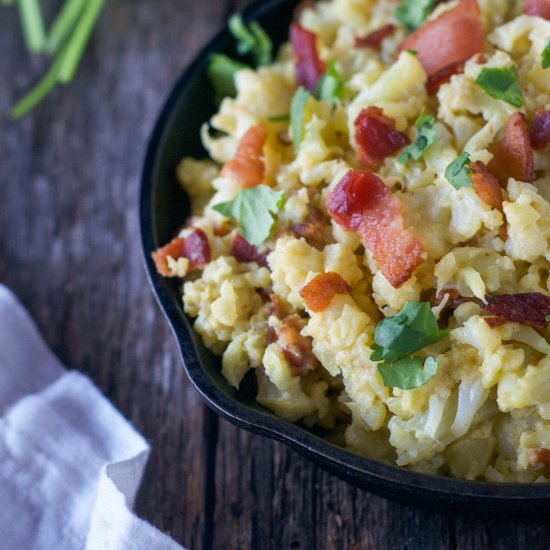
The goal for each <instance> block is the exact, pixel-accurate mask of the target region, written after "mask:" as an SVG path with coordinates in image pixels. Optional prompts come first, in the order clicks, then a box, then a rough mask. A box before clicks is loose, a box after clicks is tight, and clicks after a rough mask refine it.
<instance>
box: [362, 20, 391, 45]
mask: <svg viewBox="0 0 550 550" xmlns="http://www.w3.org/2000/svg"><path fill="white" fill-rule="evenodd" d="M394 32H395V25H393V24H392V23H389V24H388V25H384V26H383V27H382V28H380V29H378V30H376V31H374V32H371V33H370V34H367V36H358V37H357V38H356V39H355V47H356V48H376V47H377V46H380V44H381V42H382V41H383V40H385V39H386V38H388V36H391V35H392V34H393V33H394Z"/></svg>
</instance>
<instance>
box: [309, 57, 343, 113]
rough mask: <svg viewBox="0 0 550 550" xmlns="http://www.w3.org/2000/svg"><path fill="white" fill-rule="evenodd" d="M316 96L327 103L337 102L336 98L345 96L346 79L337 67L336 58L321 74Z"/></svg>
mask: <svg viewBox="0 0 550 550" xmlns="http://www.w3.org/2000/svg"><path fill="white" fill-rule="evenodd" d="M315 96H316V97H317V98H318V99H319V100H320V101H325V102H327V103H336V100H338V99H342V97H343V96H344V81H343V80H342V76H341V75H340V73H339V72H338V69H337V68H336V62H335V61H334V59H333V60H331V61H330V62H329V64H328V67H327V70H326V71H325V73H324V74H323V76H321V78H320V80H319V84H318V85H317V90H316V92H315Z"/></svg>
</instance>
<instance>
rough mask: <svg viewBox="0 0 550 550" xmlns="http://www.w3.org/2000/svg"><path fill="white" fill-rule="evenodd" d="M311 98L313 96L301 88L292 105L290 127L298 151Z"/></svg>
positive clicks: (296, 93)
mask: <svg viewBox="0 0 550 550" xmlns="http://www.w3.org/2000/svg"><path fill="white" fill-rule="evenodd" d="M310 97H312V95H311V94H310V93H309V92H308V91H307V90H306V89H305V88H303V87H302V86H300V87H299V88H298V89H297V90H296V92H295V94H294V97H293V98H292V102H291V104H290V127H291V129H292V141H293V142H294V147H295V148H296V149H298V148H299V147H300V143H301V142H302V139H303V137H304V118H305V109H306V105H307V102H308V101H309V98H310Z"/></svg>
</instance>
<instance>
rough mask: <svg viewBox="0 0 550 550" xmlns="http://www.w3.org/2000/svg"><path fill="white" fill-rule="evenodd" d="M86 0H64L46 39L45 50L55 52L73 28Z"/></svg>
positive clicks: (51, 53)
mask: <svg viewBox="0 0 550 550" xmlns="http://www.w3.org/2000/svg"><path fill="white" fill-rule="evenodd" d="M85 4H86V0H65V4H63V8H61V11H60V12H59V14H58V15H57V17H56V18H55V20H54V22H53V24H52V28H51V30H50V32H49V33H48V38H47V40H46V52H47V53H49V54H50V55H53V54H55V53H56V52H57V51H58V50H59V48H60V47H61V46H62V44H63V43H64V42H65V40H66V39H67V37H68V36H69V35H70V34H71V32H72V30H73V29H74V27H75V25H76V22H77V21H78V18H79V17H80V14H81V13H82V8H83V7H84V5H85Z"/></svg>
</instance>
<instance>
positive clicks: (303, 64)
mask: <svg viewBox="0 0 550 550" xmlns="http://www.w3.org/2000/svg"><path fill="white" fill-rule="evenodd" d="M290 42H291V44H292V57H293V58H294V66H295V68H296V84H298V86H303V87H304V88H306V89H308V90H309V91H310V92H311V93H315V90H316V89H317V84H318V83H319V79H320V78H321V75H322V74H323V73H324V72H325V70H326V65H325V63H324V62H323V61H322V60H321V58H320V57H319V52H318V50H317V35H316V34H315V33H312V32H310V31H308V30H306V29H304V27H302V26H301V25H300V24H298V23H292V25H291V27H290Z"/></svg>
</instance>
